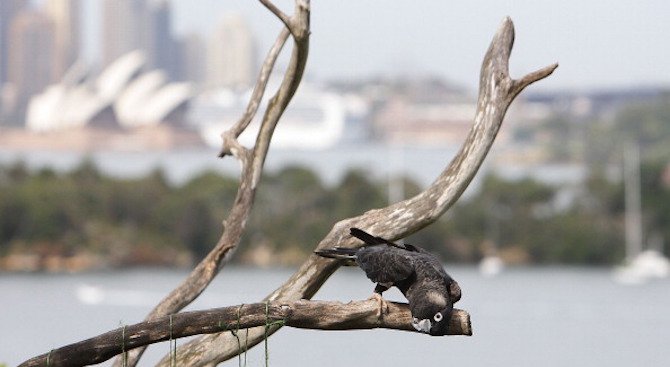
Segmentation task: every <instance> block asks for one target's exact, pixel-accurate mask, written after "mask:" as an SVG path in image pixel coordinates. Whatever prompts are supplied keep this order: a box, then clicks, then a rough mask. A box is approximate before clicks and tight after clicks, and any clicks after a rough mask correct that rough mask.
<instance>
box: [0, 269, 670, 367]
mask: <svg viewBox="0 0 670 367" xmlns="http://www.w3.org/2000/svg"><path fill="white" fill-rule="evenodd" d="M447 270H448V271H449V272H450V274H451V275H452V276H453V277H454V278H456V279H457V280H458V281H459V283H460V284H461V287H462V288H463V298H462V300H461V302H459V303H458V304H457V306H458V307H460V308H463V309H466V310H468V311H469V312H470V314H471V316H472V323H473V330H474V335H473V336H471V337H464V336H452V337H430V336H426V335H420V334H417V333H407V332H399V331H390V330H372V331H311V330H298V329H290V328H284V329H283V330H280V331H279V332H278V333H277V334H275V335H274V336H273V337H272V338H270V340H269V363H270V365H271V366H314V365H317V364H318V365H319V366H320V367H329V366H333V367H334V366H370V365H387V366H403V365H422V366H445V365H452V366H458V365H461V366H529V367H530V366H608V367H616V366H645V367H654V366H658V367H665V366H668V365H670V356H668V353H667V345H668V341H669V340H670V313H669V312H668V310H670V280H667V279H666V280H659V281H654V282H650V283H647V284H644V285H639V286H625V285H621V284H618V283H616V282H614V281H613V279H612V272H611V270H610V269H605V268H558V267H557V268H507V269H505V271H503V272H502V273H501V274H500V275H498V276H496V277H491V278H489V277H483V276H481V275H480V274H479V273H478V272H477V270H476V268H474V267H462V266H447ZM291 273H292V270H291V269H256V268H242V267H227V268H225V269H224V270H223V271H222V273H221V274H220V275H219V277H218V278H217V279H216V280H215V281H214V282H213V284H212V285H211V286H210V288H208V290H207V291H206V292H205V293H204V294H203V295H202V296H201V298H200V299H199V300H198V301H197V302H196V303H195V304H194V305H192V306H191V307H189V309H204V308H211V307H220V306H225V305H235V304H239V303H249V302H255V301H258V300H260V299H261V298H262V297H263V296H264V295H266V294H267V293H269V292H270V291H272V290H273V289H275V288H276V287H277V286H279V285H280V284H281V283H282V282H283V281H284V280H285V279H286V278H288V276H289V275H290V274H291ZM185 275H186V273H185V272H184V271H176V270H155V269H136V270H127V271H114V272H102V273H84V274H60V275H51V274H0V300H1V301H0V364H1V363H7V364H8V365H9V366H14V365H16V364H18V363H20V362H21V361H23V360H25V359H28V358H30V357H32V356H34V355H37V354H41V353H44V352H47V351H49V350H50V349H52V348H55V347H59V346H62V345H65V344H69V343H72V342H75V341H79V340H83V339H86V338H89V337H91V336H94V335H97V334H100V333H102V332H105V331H108V330H110V329H113V328H116V327H118V326H119V325H122V324H132V323H135V322H138V321H140V320H141V319H142V318H143V316H144V315H145V314H146V313H147V312H148V311H149V310H150V309H151V307H152V306H153V305H154V304H155V303H156V302H157V301H158V300H160V298H161V297H162V296H163V295H164V294H165V293H166V292H167V291H169V290H170V289H171V288H173V287H174V286H175V285H177V284H178V283H179V282H180V281H181V280H182V279H183V278H184V276H185ZM372 289H373V284H372V283H370V282H369V281H368V280H367V279H366V278H365V276H364V274H363V273H362V272H361V271H360V270H359V269H349V268H347V269H341V270H339V271H338V272H337V273H336V274H335V275H334V276H333V277H331V278H330V280H329V281H328V282H327V283H326V284H325V285H324V287H323V288H322V289H321V290H320V291H319V292H318V293H317V295H316V297H315V298H316V299H324V300H340V301H349V300H352V299H365V298H367V297H368V296H369V295H370V294H371V292H372ZM385 297H386V298H388V299H392V300H403V299H402V295H400V294H399V293H398V292H396V291H393V290H392V291H389V292H387V294H385ZM182 343H183V341H182V340H180V341H179V342H178V344H179V345H181V344H182ZM168 351H169V346H168V344H167V343H163V344H159V345H156V346H154V347H152V348H150V349H149V352H148V354H147V355H146V357H145V359H144V360H143V362H142V363H141V364H140V365H144V366H150V365H153V362H155V361H157V360H158V359H159V358H160V357H161V356H162V355H164V354H166V353H168ZM105 365H108V363H107V364H105ZM224 365H229V366H235V365H238V361H237V360H231V361H228V362H227V363H226V364H224ZM247 365H248V366H263V365H265V354H264V352H263V347H262V345H261V346H259V347H257V348H255V349H253V350H251V351H249V353H248V355H247Z"/></svg>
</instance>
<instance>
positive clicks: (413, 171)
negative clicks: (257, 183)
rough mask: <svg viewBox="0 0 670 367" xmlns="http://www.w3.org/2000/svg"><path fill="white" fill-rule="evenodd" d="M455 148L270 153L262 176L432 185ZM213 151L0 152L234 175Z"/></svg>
mask: <svg viewBox="0 0 670 367" xmlns="http://www.w3.org/2000/svg"><path fill="white" fill-rule="evenodd" d="M456 151H457V147H442V148H439V147H396V148H391V147H387V146H384V145H379V144H369V143H366V144H359V145H342V146H338V147H337V148H332V149H328V150H319V151H311V150H295V149H293V150H288V149H272V150H271V151H270V152H269V154H268V157H267V160H266V162H265V167H266V172H276V171H278V170H281V169H282V168H284V167H287V166H291V165H297V166H302V167H307V168H309V169H311V170H313V171H314V172H316V173H317V174H318V175H319V176H320V177H321V179H322V180H323V181H324V182H325V183H326V184H329V185H333V184H336V183H337V182H338V181H339V180H340V179H341V178H342V176H343V175H344V173H345V172H346V171H348V170H349V169H352V168H356V169H362V170H365V171H366V172H368V173H369V174H370V176H371V177H375V178H381V179H385V178H387V177H388V176H389V175H394V176H395V175H400V174H406V175H408V176H409V177H412V178H413V179H414V180H416V181H417V182H418V183H419V184H421V185H428V184H429V183H431V182H432V181H433V180H434V179H435V178H436V177H437V176H438V175H439V174H440V172H442V170H443V169H444V168H445V167H446V166H447V164H448V163H449V161H450V160H451V158H452V157H453V156H454V155H455V154H456ZM217 153H218V152H217V151H216V150H213V149H207V148H202V149H183V150H171V151H142V152H122V151H96V152H90V153H86V154H85V153H80V152H66V151H57V152H54V151H48V150H44V151H19V150H8V149H2V148H0V164H11V163H13V162H16V161H18V160H20V161H23V162H25V163H26V165H27V166H28V167H29V168H31V169H40V168H45V167H48V168H52V169H55V170H56V171H68V170H71V169H73V168H75V167H76V166H77V165H78V164H79V163H80V162H81V161H82V159H84V158H90V159H92V160H93V162H95V164H96V165H97V166H98V167H99V168H100V169H101V170H102V172H104V173H106V174H109V175H112V176H115V177H122V178H127V177H139V176H142V175H146V174H147V173H149V172H151V171H152V170H154V169H158V168H160V169H162V170H163V171H164V172H165V174H166V176H167V178H168V179H169V180H170V181H171V182H173V183H175V184H181V183H184V182H186V181H188V180H189V179H191V178H193V176H196V175H198V174H200V173H202V172H204V171H216V172H220V173H223V174H229V175H237V174H238V173H239V171H240V165H239V163H238V162H237V161H236V160H235V159H233V158H231V157H227V158H225V159H219V158H217Z"/></svg>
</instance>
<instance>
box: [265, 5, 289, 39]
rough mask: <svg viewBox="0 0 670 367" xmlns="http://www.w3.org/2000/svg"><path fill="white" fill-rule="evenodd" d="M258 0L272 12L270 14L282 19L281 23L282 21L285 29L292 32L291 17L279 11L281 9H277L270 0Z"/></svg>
mask: <svg viewBox="0 0 670 367" xmlns="http://www.w3.org/2000/svg"><path fill="white" fill-rule="evenodd" d="M259 1H260V2H261V4H263V6H265V7H266V8H268V10H269V11H271V12H272V14H274V15H276V16H277V18H279V20H281V21H282V23H284V26H285V27H286V29H288V30H291V33H293V31H292V28H293V27H292V26H291V18H290V17H289V16H288V15H286V13H284V12H283V11H281V9H279V8H278V7H277V6H276V5H275V4H273V3H272V2H271V1H270V0H259Z"/></svg>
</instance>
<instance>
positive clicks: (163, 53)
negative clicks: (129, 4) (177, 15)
mask: <svg viewBox="0 0 670 367" xmlns="http://www.w3.org/2000/svg"><path fill="white" fill-rule="evenodd" d="M145 24H146V26H147V29H146V32H147V37H146V39H147V45H146V49H147V55H148V57H149V65H150V66H152V67H154V68H158V69H161V70H163V71H164V72H165V73H166V74H167V75H168V76H169V77H170V78H171V79H181V75H180V74H181V70H180V58H179V56H180V52H179V44H178V43H177V42H176V41H175V40H174V38H173V36H172V13H171V8H170V2H169V1H168V0H153V1H150V2H149V7H148V9H147V19H146V22H145Z"/></svg>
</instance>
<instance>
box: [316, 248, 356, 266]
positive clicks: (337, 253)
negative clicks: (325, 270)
mask: <svg viewBox="0 0 670 367" xmlns="http://www.w3.org/2000/svg"><path fill="white" fill-rule="evenodd" d="M356 251H358V249H355V248H344V247H333V248H326V249H323V250H316V251H314V253H315V254H317V255H319V256H323V257H327V258H330V259H338V260H344V265H347V266H356Z"/></svg>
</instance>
